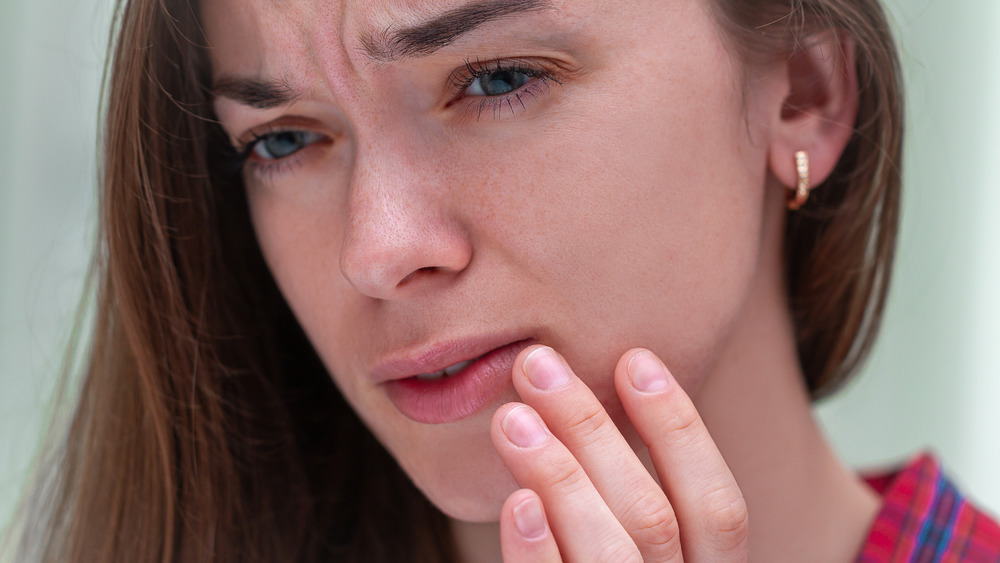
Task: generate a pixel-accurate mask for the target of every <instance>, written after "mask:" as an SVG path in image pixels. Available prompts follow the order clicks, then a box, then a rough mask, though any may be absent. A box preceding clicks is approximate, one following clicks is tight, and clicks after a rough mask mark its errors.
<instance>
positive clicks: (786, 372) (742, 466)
mask: <svg viewBox="0 0 1000 563" xmlns="http://www.w3.org/2000/svg"><path fill="white" fill-rule="evenodd" d="M761 271H764V272H775V273H777V272H781V269H780V268H768V267H762V268H761ZM754 293H755V295H754V297H753V298H752V299H751V300H750V301H749V302H748V304H747V308H748V310H747V311H745V314H744V315H742V318H743V319H744V320H743V321H742V322H741V323H740V324H739V325H738V326H737V327H736V328H735V331H734V333H733V335H732V339H731V341H730V343H729V345H728V346H727V347H726V350H725V352H724V353H723V354H722V356H721V357H720V358H719V361H718V363H717V364H716V366H715V369H713V372H712V375H711V376H710V377H709V378H707V379H706V381H705V382H704V384H703V385H702V387H701V389H699V392H698V394H697V396H696V397H695V399H694V400H695V404H696V405H697V406H698V411H699V412H700V413H701V415H702V418H704V420H705V423H706V425H707V426H708V428H709V431H710V432H711V433H712V437H713V438H714V440H715V442H716V444H717V445H718V446H719V449H720V450H721V451H722V453H723V456H724V457H725V459H726V462H727V463H728V464H729V467H730V469H731V470H732V472H733V475H734V476H735V477H736V480H737V482H738V483H739V485H740V489H741V490H742V491H743V494H744V497H745V498H746V501H747V506H748V509H749V512H750V560H751V561H776V562H781V561H817V562H822V561H851V560H853V559H854V558H855V557H856V556H857V553H858V552H859V550H860V549H861V545H862V543H863V542H864V539H865V536H866V534H867V531H868V528H869V526H870V525H871V522H872V520H873V519H874V518H875V515H876V514H877V512H878V510H879V506H880V500H879V498H878V496H877V495H876V494H875V493H874V492H873V491H872V490H871V489H869V488H868V487H867V486H866V485H865V484H864V483H863V482H862V481H861V480H860V479H859V478H858V477H857V476H856V475H855V474H854V473H853V472H852V471H851V470H850V469H848V468H847V467H845V466H844V465H843V464H842V463H841V462H840V460H839V459H838V458H837V455H836V453H835V452H834V451H833V448H832V447H831V446H830V444H829V443H828V442H827V440H826V438H825V437H824V436H823V433H822V431H821V429H820V427H819V425H818V424H817V422H816V420H815V418H813V415H812V408H811V403H810V400H809V396H808V393H807V391H806V389H805V385H804V380H803V377H802V373H801V369H800V367H799V362H798V357H797V354H796V350H795V344H794V343H795V338H794V329H793V325H792V319H791V315H790V313H789V312H788V309H787V306H785V304H784V303H785V297H784V295H785V290H784V287H783V285H782V284H781V283H780V279H775V280H768V279H759V280H758V283H757V287H756V288H755V291H754Z"/></svg>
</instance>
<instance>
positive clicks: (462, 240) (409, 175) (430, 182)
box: [340, 129, 471, 299]
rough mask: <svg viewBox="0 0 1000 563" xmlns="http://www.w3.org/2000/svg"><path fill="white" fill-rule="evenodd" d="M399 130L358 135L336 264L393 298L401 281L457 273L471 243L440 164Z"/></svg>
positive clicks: (365, 288)
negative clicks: (453, 206)
mask: <svg viewBox="0 0 1000 563" xmlns="http://www.w3.org/2000/svg"><path fill="white" fill-rule="evenodd" d="M404 135H405V133H404V134H399V135H392V134H390V132H388V131H385V130H384V129H383V130H382V131H381V134H380V135H378V138H379V139H393V140H392V141H391V142H384V143H379V144H376V143H374V142H373V141H372V139H373V137H369V138H368V140H367V141H365V140H362V139H360V138H359V139H358V143H357V148H356V152H355V162H354V171H353V175H352V178H351V185H350V195H349V201H348V214H349V218H348V221H347V225H348V228H347V230H346V232H345V234H344V241H343V244H342V246H341V254H340V269H341V272H342V273H343V274H344V276H345V277H346V278H347V280H348V281H349V282H350V283H351V285H353V286H354V287H355V288H356V289H357V290H358V291H360V292H361V293H364V294H366V295H369V296H372V297H376V298H380V299H390V298H392V297H394V296H397V295H401V294H402V293H403V291H404V290H403V288H404V287H413V286H415V285H418V282H419V284H427V283H429V280H430V279H439V280H440V279H443V278H447V277H449V276H451V275H454V274H455V273H457V272H459V271H461V270H462V269H464V268H465V266H466V265H467V264H468V262H469V260H470V259H471V247H470V243H469V240H468V237H467V233H465V232H464V230H463V229H462V227H461V225H460V221H458V220H457V219H458V218H457V217H454V216H453V215H452V212H453V210H451V209H449V207H450V206H449V203H450V202H449V201H448V192H449V191H450V190H448V189H447V185H446V178H443V177H441V169H440V168H439V167H436V166H434V165H433V164H432V163H431V162H429V161H428V159H427V158H425V157H423V158H422V156H421V154H419V152H417V150H416V149H415V145H410V146H409V147H408V146H406V143H405V142H404V138H405V137H404Z"/></svg>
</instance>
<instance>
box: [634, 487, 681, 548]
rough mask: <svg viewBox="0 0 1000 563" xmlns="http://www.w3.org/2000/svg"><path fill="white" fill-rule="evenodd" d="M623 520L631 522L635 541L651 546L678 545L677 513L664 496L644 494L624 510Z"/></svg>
mask: <svg viewBox="0 0 1000 563" xmlns="http://www.w3.org/2000/svg"><path fill="white" fill-rule="evenodd" d="M625 514H626V516H625V518H624V520H625V521H627V522H630V523H631V526H630V527H631V528H632V535H633V537H634V538H635V539H636V542H638V543H642V544H644V545H649V546H653V547H669V546H670V545H672V544H676V547H677V548H679V547H680V527H679V525H678V523H677V515H676V513H675V512H674V509H673V507H671V506H670V503H669V502H667V500H666V498H656V497H654V496H652V495H646V496H643V497H642V498H640V499H639V500H638V501H636V502H635V503H633V504H632V506H630V507H629V508H628V510H627V511H626V513H625Z"/></svg>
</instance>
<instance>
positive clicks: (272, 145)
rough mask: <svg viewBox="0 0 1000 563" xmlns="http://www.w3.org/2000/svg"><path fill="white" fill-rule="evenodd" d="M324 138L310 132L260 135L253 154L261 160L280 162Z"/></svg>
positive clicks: (283, 132)
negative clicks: (279, 160)
mask: <svg viewBox="0 0 1000 563" xmlns="http://www.w3.org/2000/svg"><path fill="white" fill-rule="evenodd" d="M322 138H323V136H322V135H320V134H319V133H311V132H309V131H276V132H274V133H266V134H264V135H260V136H258V137H257V138H256V140H254V141H253V147H252V148H251V152H252V154H253V156H254V157H255V158H258V159H260V160H278V159H281V158H285V157H288V156H291V155H293V154H295V153H297V152H299V151H300V150H302V149H304V148H306V147H308V146H309V145H311V144H313V143H315V142H317V141H319V140H321V139H322Z"/></svg>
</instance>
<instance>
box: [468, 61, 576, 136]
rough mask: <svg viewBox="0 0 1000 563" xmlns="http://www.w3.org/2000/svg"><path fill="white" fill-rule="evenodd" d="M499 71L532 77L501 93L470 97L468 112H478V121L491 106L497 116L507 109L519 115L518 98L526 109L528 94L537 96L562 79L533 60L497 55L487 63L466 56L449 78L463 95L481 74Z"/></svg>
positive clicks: (511, 113)
mask: <svg viewBox="0 0 1000 563" xmlns="http://www.w3.org/2000/svg"><path fill="white" fill-rule="evenodd" d="M499 72H514V73H521V74H524V75H525V76H528V77H530V78H531V79H532V80H531V81H530V82H528V83H526V84H524V85H523V86H521V87H520V88H518V89H516V90H514V91H512V92H510V93H508V94H503V95H500V96H476V97H477V98H481V99H479V100H478V101H471V102H469V103H468V106H467V108H468V110H469V112H470V113H474V114H475V116H476V121H479V120H480V119H482V116H483V113H484V111H485V110H489V113H490V114H492V115H493V118H494V119H500V118H501V117H502V116H503V115H504V113H506V112H507V111H509V112H510V115H516V114H517V110H516V106H515V102H516V103H517V106H520V107H521V110H524V109H526V106H525V104H524V102H525V100H526V99H527V97H528V96H530V97H531V98H532V99H536V98H537V97H538V95H539V94H542V93H544V92H548V90H549V83H550V82H555V83H556V84H562V82H560V81H559V80H558V79H557V78H555V77H554V76H553V75H552V74H551V73H550V72H548V71H546V70H542V69H540V68H538V67H537V66H535V65H533V64H529V63H526V62H524V61H521V60H511V59H507V60H504V59H495V60H492V61H488V62H485V63H483V62H481V61H480V60H479V59H476V60H475V61H473V60H471V59H465V65H464V66H463V67H462V68H460V69H458V70H456V71H455V72H454V73H453V74H452V75H451V78H450V80H449V82H450V83H451V85H452V87H453V88H454V90H455V95H461V94H462V93H463V92H465V90H466V89H467V88H469V86H472V84H473V83H474V82H475V81H476V80H478V79H479V78H481V77H483V76H485V75H487V74H494V73H499ZM458 101H461V100H456V102H458ZM456 102H452V103H456Z"/></svg>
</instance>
